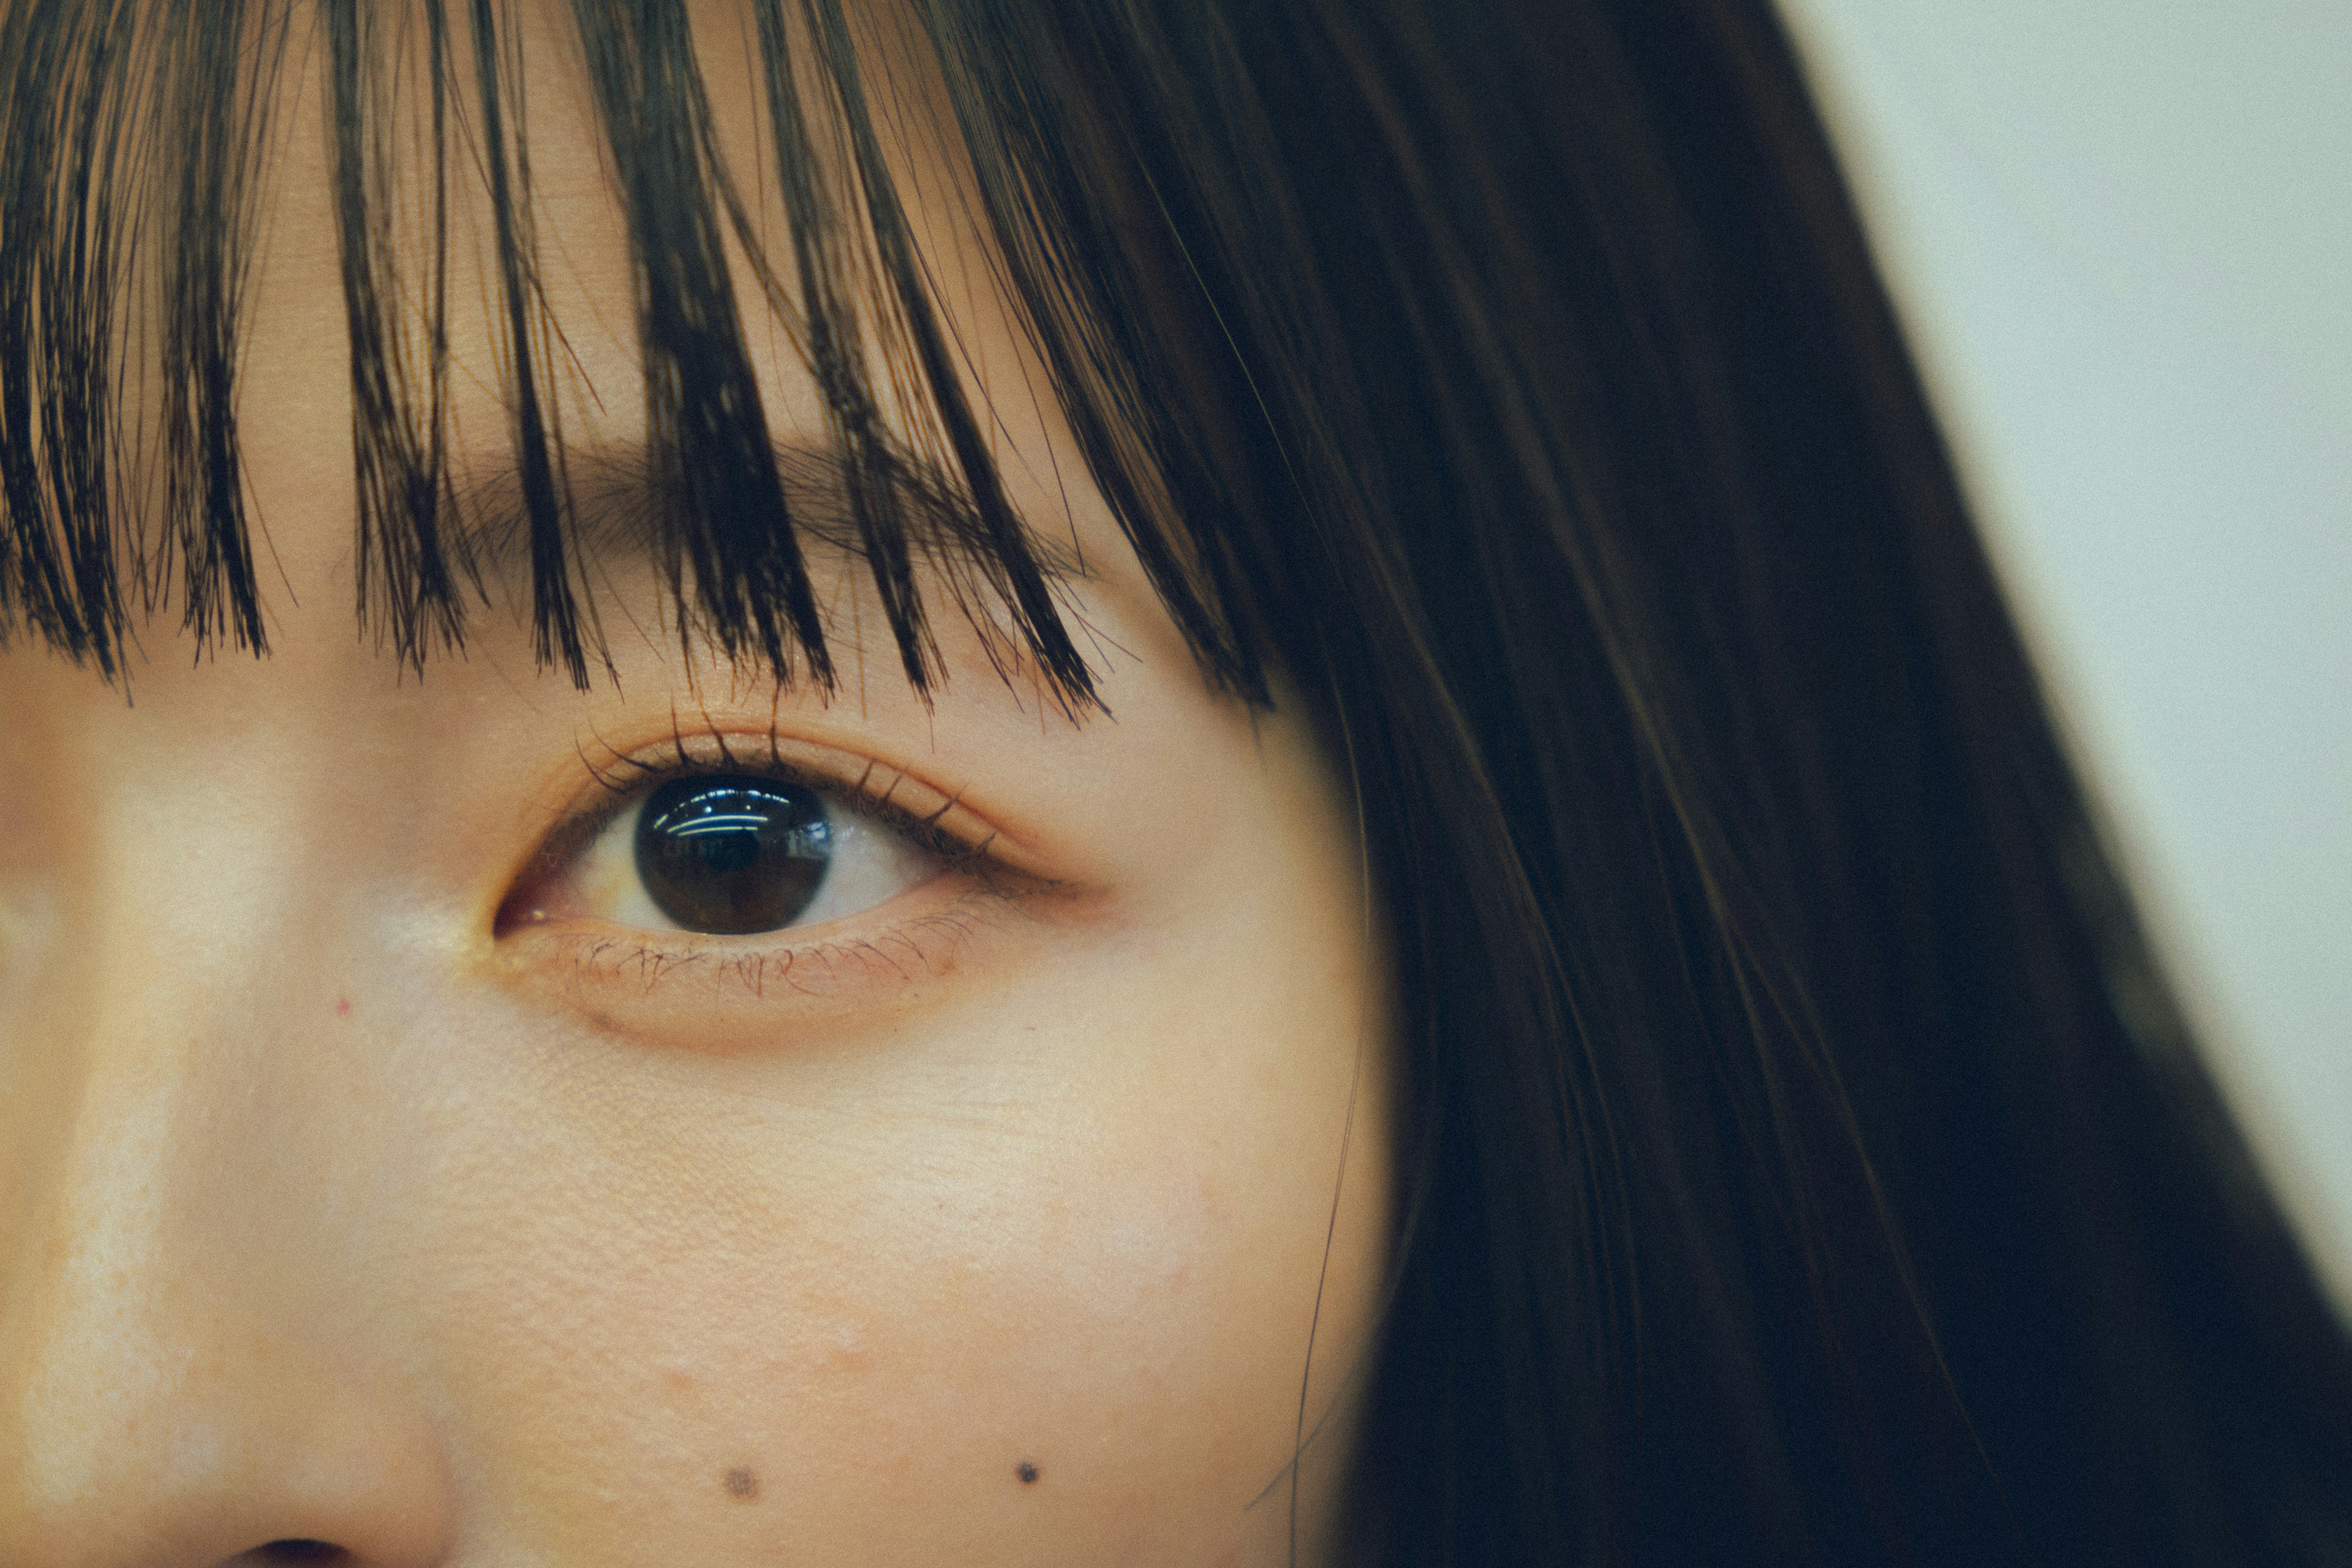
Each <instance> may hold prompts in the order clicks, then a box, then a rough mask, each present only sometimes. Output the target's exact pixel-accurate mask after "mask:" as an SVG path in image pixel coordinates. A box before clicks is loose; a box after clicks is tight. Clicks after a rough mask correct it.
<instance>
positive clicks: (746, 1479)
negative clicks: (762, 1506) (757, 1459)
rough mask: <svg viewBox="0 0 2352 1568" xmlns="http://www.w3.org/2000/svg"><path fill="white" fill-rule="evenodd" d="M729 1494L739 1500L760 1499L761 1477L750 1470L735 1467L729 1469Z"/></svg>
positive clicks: (751, 1500) (752, 1500)
mask: <svg viewBox="0 0 2352 1568" xmlns="http://www.w3.org/2000/svg"><path fill="white" fill-rule="evenodd" d="M727 1495H728V1496H729V1497H731V1498H733V1499H734V1500H736V1501H737V1502H757V1501H759V1500H760V1478H759V1477H758V1476H756V1475H754V1474H752V1473H751V1471H750V1470H745V1469H733V1470H730V1471H728V1472H727Z"/></svg>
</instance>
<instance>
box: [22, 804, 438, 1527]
mask: <svg viewBox="0 0 2352 1568" xmlns="http://www.w3.org/2000/svg"><path fill="white" fill-rule="evenodd" d="M142 793H143V798H139V797H138V796H137V795H133V796H132V797H131V798H126V799H124V800H122V801H121V802H119V803H118V804H116V805H113V806H112V807H111V808H110V809H112V810H113V811H114V813H115V820H114V821H113V822H112V823H110V824H106V825H102V826H103V829H104V830H103V831H100V832H99V833H97V834H94V835H92V834H84V835H81V836H80V837H81V838H82V840H83V842H84V844H85V846H86V848H85V852H83V853H81V854H79V855H78V856H77V857H76V860H77V864H76V865H75V866H74V867H73V868H72V870H73V872H74V874H75V876H76V878H77V879H78V887H77V888H76V889H75V892H74V894H73V897H72V899H71V903H72V905H73V913H72V915H71V917H70V918H69V920H68V942H66V943H65V944H64V945H65V946H66V947H68V949H70V950H71V952H72V954H73V957H72V958H71V960H70V961H69V962H64V963H58V964H55V965H52V966H51V967H50V969H49V970H48V972H47V975H46V977H45V979H44V982H43V984H46V985H47V986H48V987H49V988H51V989H52V990H53V991H56V992H59V993H61V994H58V995H56V996H53V997H52V998H51V999H50V1001H51V1005H44V1006H37V1007H35V1008H34V1009H32V1010H31V1016H33V1017H34V1018H35V1019H36V1020H37V1022H36V1025H35V1028H36V1030H37V1031H38V1033H37V1037H34V1038H30V1039H26V1040H18V1041H13V1042H10V1043H9V1045H8V1047H7V1048H8V1049H9V1050H10V1051H11V1052H12V1053H15V1054H17V1055H19V1056H21V1055H23V1054H24V1053H26V1052H30V1053H33V1054H34V1056H35V1057H36V1058H37V1062H36V1064H35V1066H34V1068H33V1069H32V1070H31V1071H29V1072H27V1073H25V1074H22V1075H20V1077H21V1079H22V1081H23V1082H24V1083H26V1084H27V1085H29V1086H30V1087H31V1089H32V1092H33V1094H34V1096H35V1098H37V1100H38V1101H39V1103H37V1104H31V1103H20V1104H19V1105H17V1106H16V1107H14V1108H11V1110H9V1111H8V1113H7V1116H6V1120H8V1121H12V1122H16V1123H17V1125H16V1127H15V1128H14V1129H13V1131H14V1132H15V1133H16V1134H17V1135H20V1136H22V1137H23V1138H24V1139H25V1140H26V1144H27V1147H28V1149H29V1151H30V1152H29V1153H28V1155H27V1156H26V1158H24V1159H23V1160H22V1162H21V1163H20V1166H19V1171H18V1174H17V1175H16V1178H15V1180H14V1181H13V1182H11V1183H10V1184H8V1186H7V1188H6V1189H5V1191H0V1202H5V1203H6V1204H7V1206H8V1208H9V1209H10V1210H11V1211H13V1212H5V1213H0V1563H6V1564H9V1565H10V1568H50V1565H51V1564H57V1565H59V1568H62V1565H65V1564H72V1565H75V1568H84V1565H87V1568H101V1565H102V1568H112V1565H114V1564H117V1563H120V1564H123V1565H125V1568H128V1565H130V1564H133V1563H136V1564H140V1565H142V1568H146V1565H148V1564H158V1565H161V1564H173V1565H176V1564H179V1563H187V1564H190V1565H191V1568H209V1565H210V1564H212V1563H217V1562H220V1561H222V1560H223V1559H225V1558H228V1557H231V1556H234V1555H235V1554H236V1553H238V1552H245V1551H248V1550H250V1549H252V1548H254V1547H257V1546H260V1545H263V1544H265V1543H267V1542H272V1541H282V1540H317V1541H326V1542H333V1543H335V1544H338V1545H341V1546H342V1547H344V1548H345V1549H346V1550H347V1551H350V1552H352V1553H353V1555H354V1557H355V1558H356V1559H357V1561H359V1562H362V1563H375V1562H384V1563H428V1562H432V1561H435V1560H436V1553H437V1551H438V1548H437V1547H436V1545H435V1544H434V1542H435V1541H436V1539H437V1537H436V1533H435V1532H436V1531H437V1530H438V1528H439V1526H438V1523H437V1522H436V1521H438V1519H439V1518H440V1512H441V1510H440V1509H439V1507H438V1501H437V1487H438V1482H437V1479H436V1469H435V1465H434V1458H433V1445H432V1441H431V1437H430V1434H429V1433H428V1432H426V1431H425V1429H424V1427H423V1426H422V1422H421V1417H420V1416H418V1415H415V1413H414V1412H412V1411H411V1410H410V1409H409V1408H407V1406H406V1405H405V1404H404V1399H403V1397H402V1395H401V1394H400V1393H399V1392H398V1390H397V1389H396V1388H394V1386H393V1385H392V1384H390V1383H389V1382H388V1381H387V1380H386V1379H385V1378H384V1377H383V1375H382V1373H381V1370H380V1364H379V1363H380V1361H381V1358H380V1357H377V1356H375V1355H373V1352H372V1350H371V1347H370V1346H369V1345H368V1344H366V1343H365V1342H364V1341H363V1339H362V1340H354V1339H353V1338H352V1336H351V1335H349V1334H342V1335H336V1334H334V1333H332V1332H331V1331H329V1329H328V1325H331V1324H332V1323H334V1322H336V1321H339V1320H345V1319H348V1317H349V1316H350V1314H348V1313H342V1312H339V1311H338V1310H336V1309H337V1303H338V1300H343V1299H347V1298H348V1295H349V1292H348V1290H346V1289H344V1285H345V1284H347V1283H348V1281H347V1280H345V1279H342V1277H343V1276H344V1275H347V1274H348V1272H349V1269H348V1264H349V1258H348V1257H339V1256H331V1255H326V1254H324V1253H322V1251H321V1248H320V1237H323V1236H326V1235H328V1234H331V1224H330V1222H329V1221H330V1216H328V1215H325V1214H323V1213H322V1212H321V1205H322V1204H323V1203H324V1202H325V1201H327V1194H329V1193H330V1192H331V1191H332V1190H333V1184H332V1183H331V1182H330V1181H328V1180H326V1178H327V1177H328V1176H329V1175H330V1174H331V1173H329V1172H326V1171H322V1170H320V1169H318V1168H317V1166H318V1164H319V1162H320V1158H321V1154H320V1148H321V1140H320V1139H319V1138H317V1137H315V1136H314V1137H307V1138H306V1137H304V1136H301V1135H300V1134H301V1130H302V1129H303V1127H304V1125H305V1123H306V1122H307V1121H309V1120H310V1114H309V1113H310V1110H312V1109H314V1108H313V1107H311V1106H310V1105H309V1104H307V1103H306V1101H307V1100H309V1099H310V1097H312V1096H313V1095H314V1094H315V1083H316V1077H315V1074H313V1073H311V1072H310V1071H309V1070H307V1069H306V1068H305V1067H304V1066H303V1064H302V1061H301V1057H302V1053H303V1050H304V1046H305V1041H304V1037H303V1031H302V1026H301V1022H300V1019H301V1017H302V1016H308V1015H310V1014H314V1013H315V1014H320V1015H323V1014H324V1013H325V1012H326V1006H325V1005H324V1004H318V1005H312V999H311V998H310V996H309V994H308V992H309V990H310V989H311V988H312V985H313V984H315V983H314V982H312V983H306V982H305V981H304V980H303V979H302V978H301V977H303V976H305V975H315V974H317V973H323V972H325V971H326V970H327V969H328V968H329V967H330V964H329V963H328V962H327V960H328V958H329V952H328V950H330V949H331V946H332V944H333V942H334V940H335V939H334V937H333V935H332V931H333V930H334V927H335V922H334V921H333V920H332V919H331V918H325V916H326V911H324V910H321V909H320V907H318V899H317V897H315V896H314V897H311V898H307V899H306V898H305V897H302V896H300V892H299V890H300V889H301V886H302V884H303V883H304V882H305V881H306V880H308V881H309V882H310V886H311V891H312V893H313V894H314V895H316V894H319V893H320V889H319V887H318V880H317V879H316V878H315V876H313V877H311V878H309V879H305V878H304V877H303V876H302V875H301V874H300V865H301V861H302V858H303V856H304V849H303V847H302V844H301V842H300V838H301V836H298V835H290V834H285V833H281V832H279V831H278V830H277V828H276V826H275V825H274V824H272V823H271V822H269V821H268V820H266V817H267V814H266V813H251V814H248V813H247V812H244V811H240V810H236V809H226V810H225V809H223V808H222V806H221V805H220V802H219V800H218V799H217V798H216V797H215V798H213V799H209V800H208V799H207V798H206V797H205V795H204V794H203V793H202V792H200V791H188V792H163V798H157V796H156V795H155V794H154V793H152V792H142Z"/></svg>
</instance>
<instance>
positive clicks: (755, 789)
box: [636, 774, 833, 936]
mask: <svg viewBox="0 0 2352 1568" xmlns="http://www.w3.org/2000/svg"><path fill="white" fill-rule="evenodd" d="M636 858H637V875H638V877H639V878H641V879H643V880H644V882H645V885H646V893H647V894H649V895H650V896H651V897H652V899H653V901H654V904H655V906H656V908H658V909H659V910H661V912H662V913H663V914H665V915H667V916H668V917H669V918H670V919H671V920H673V921H677V923H678V924H679V925H680V926H682V927H684V928H685V929H686V930H688V931H707V932H709V933H711V934H713V935H721V936H740V935H743V934H745V933H748V932H751V931H774V930H776V929H777V928H778V927H780V926H785V925H789V924H791V923H792V922H793V920H794V919H796V918H797V917H798V916H799V915H800V913H801V911H802V910H805V909H807V908H808V907H809V905H810V903H811V902H812V901H813V900H814V899H815V898H816V894H817V889H819V888H821V887H823V886H824V873H825V868H826V867H827V866H828V865H830V864H831V863H832V859H833V829H832V825H831V824H830V823H829V822H828V821H827V820H826V818H825V814H824V801H823V800H822V799H820V798H819V797H818V796H817V795H816V793H815V792H814V791H813V790H807V789H803V788H802V787H801V786H799V785H798V784H780V783H778V782H777V781H775V780H773V779H761V778H751V777H746V776H741V775H737V774H719V775H716V776H711V777H704V778H691V779H673V780H672V781H670V782H669V783H668V784H663V785H662V786H661V787H660V788H658V789H656V790H655V791H654V792H653V794H652V795H649V796H647V797H646V804H645V805H644V806H643V807H642V808H641V809H640V811H639V813H638V816H637V852H636Z"/></svg>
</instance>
